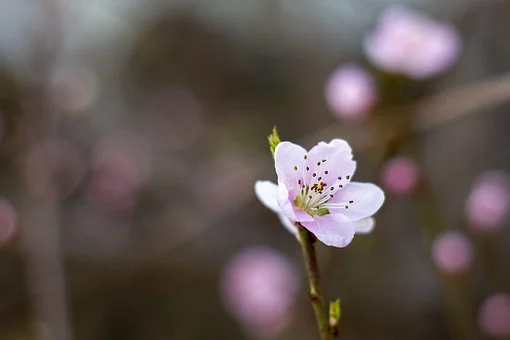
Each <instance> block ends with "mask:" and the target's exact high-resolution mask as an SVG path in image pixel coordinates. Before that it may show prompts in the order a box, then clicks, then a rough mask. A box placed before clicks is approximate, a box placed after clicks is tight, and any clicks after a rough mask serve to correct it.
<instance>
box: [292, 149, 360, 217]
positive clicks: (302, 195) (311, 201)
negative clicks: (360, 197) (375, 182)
mask: <svg viewBox="0 0 510 340" xmlns="http://www.w3.org/2000/svg"><path fill="white" fill-rule="evenodd" d="M304 159H305V160H306V159H307V155H305V156H304ZM325 162H326V159H323V160H322V161H319V162H317V167H315V172H313V173H312V175H311V176H309V172H311V171H314V170H311V169H310V167H311V165H310V164H309V166H307V167H306V171H305V169H303V170H302V173H301V174H300V175H298V176H296V180H297V184H298V188H299V193H298V194H297V195H296V198H295V199H294V205H295V206H296V207H297V208H299V209H301V210H302V211H304V212H306V213H307V214H309V215H311V216H315V215H317V216H323V215H327V214H330V213H331V210H335V209H338V208H343V209H348V208H349V205H350V204H352V203H354V201H352V200H349V201H346V202H335V203H329V201H330V200H331V199H332V198H333V197H335V194H336V193H337V192H338V191H340V190H341V189H343V188H344V184H347V182H346V181H349V180H350V177H351V176H350V175H347V176H345V177H342V176H338V177H336V176H333V175H332V174H330V173H329V171H328V170H327V169H324V170H323V171H321V172H320V173H319V176H318V174H317V173H318V171H317V170H319V167H320V165H321V164H324V163H325ZM310 163H311V162H310ZM311 164H313V163H311ZM313 165H315V164H313ZM298 170H299V168H298V166H294V171H295V172H297V173H298V174H299V172H298ZM321 170H322V169H321ZM323 177H324V178H323ZM306 178H309V180H308V181H306ZM326 181H328V182H331V184H328V182H326ZM341 183H344V184H341Z"/></svg>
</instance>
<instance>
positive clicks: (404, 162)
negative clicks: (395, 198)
mask: <svg viewBox="0 0 510 340" xmlns="http://www.w3.org/2000/svg"><path fill="white" fill-rule="evenodd" d="M419 180H420V171H419V169H418V167H417V166H416V164H415V163H414V162H413V160H411V159H410V158H407V157H397V158H393V159H391V160H389V161H388V162H386V164H385V165H384V167H383V169H382V173H381V181H382V183H383V186H384V188H386V189H387V190H388V191H390V192H391V193H393V194H396V195H403V196H404V195H409V194H410V193H412V192H413V190H414V189H415V188H416V186H417V185H418V182H419Z"/></svg>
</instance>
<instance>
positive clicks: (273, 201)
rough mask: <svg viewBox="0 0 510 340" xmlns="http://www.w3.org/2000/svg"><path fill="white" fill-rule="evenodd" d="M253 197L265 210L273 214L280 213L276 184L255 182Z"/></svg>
mask: <svg viewBox="0 0 510 340" xmlns="http://www.w3.org/2000/svg"><path fill="white" fill-rule="evenodd" d="M255 195H256V196H257V198H258V199H259V201H260V202H261V203H262V204H263V205H264V206H265V207H266V208H268V209H269V210H271V211H272V212H275V213H279V212H280V207H279V206H278V186H277V185H276V183H273V182H271V181H256V182H255Z"/></svg>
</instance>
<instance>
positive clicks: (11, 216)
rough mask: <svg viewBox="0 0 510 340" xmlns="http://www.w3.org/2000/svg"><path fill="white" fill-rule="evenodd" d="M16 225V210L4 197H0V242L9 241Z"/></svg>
mask: <svg viewBox="0 0 510 340" xmlns="http://www.w3.org/2000/svg"><path fill="white" fill-rule="evenodd" d="M17 227H18V212H17V211H16V209H15V208H14V206H13V205H12V204H11V202H9V201H8V200H6V199H0V244H5V243H7V242H9V241H10V240H11V239H12V237H13V236H14V234H15V233H16V230H17Z"/></svg>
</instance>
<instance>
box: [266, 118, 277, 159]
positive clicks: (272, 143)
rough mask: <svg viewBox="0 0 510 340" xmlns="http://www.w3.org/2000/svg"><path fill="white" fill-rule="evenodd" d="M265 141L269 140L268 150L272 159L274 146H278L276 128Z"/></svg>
mask: <svg viewBox="0 0 510 340" xmlns="http://www.w3.org/2000/svg"><path fill="white" fill-rule="evenodd" d="M267 139H268V140H269V149H270V150H271V154H272V155H273V157H274V150H275V149H276V146H277V145H278V144H280V136H278V130H277V129H276V126H275V127H274V128H273V132H272V133H271V134H270V135H269V136H268V137H267Z"/></svg>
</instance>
